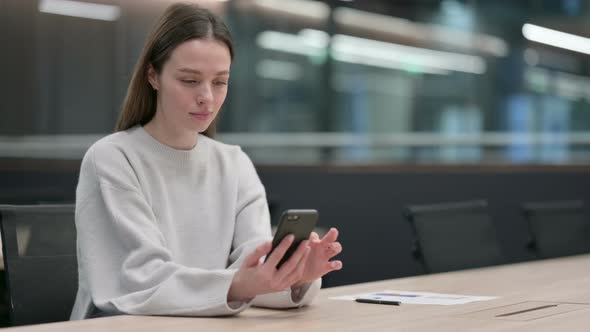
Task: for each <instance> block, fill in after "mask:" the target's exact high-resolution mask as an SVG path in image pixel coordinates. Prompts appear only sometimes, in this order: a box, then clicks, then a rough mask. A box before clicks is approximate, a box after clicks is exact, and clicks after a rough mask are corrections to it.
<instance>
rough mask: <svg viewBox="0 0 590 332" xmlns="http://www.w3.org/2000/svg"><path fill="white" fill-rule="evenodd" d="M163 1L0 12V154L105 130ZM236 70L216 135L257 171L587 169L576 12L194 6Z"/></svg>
mask: <svg viewBox="0 0 590 332" xmlns="http://www.w3.org/2000/svg"><path fill="white" fill-rule="evenodd" d="M172 2H173V1H172V0H124V1H123V0H120V1H116V0H96V1H62V0H39V1H35V0H2V1H0V31H1V32H0V35H1V36H2V55H1V59H2V61H1V62H0V72H1V73H2V75H1V77H2V79H1V80H0V84H1V86H0V94H1V98H0V112H1V113H0V114H1V121H0V157H27V158H28V157H32V158H47V157H50V158H63V159H78V158H80V157H81V156H82V155H83V153H84V151H85V149H86V148H87V147H88V146H89V145H90V144H92V142H94V141H95V140H97V139H98V138H99V137H102V136H104V135H106V134H108V133H110V132H112V130H113V127H114V123H115V121H116V118H117V114H118V112H119V109H120V105H121V102H122V99H123V97H124V95H125V91H126V87H127V84H128V82H129V79H130V75H131V72H132V70H133V66H134V64H135V62H136V60H137V57H138V54H139V52H140V50H141V47H142V45H143V42H144V40H145V38H146V35H147V33H148V31H149V29H150V27H151V26H152V25H153V23H154V21H155V19H156V18H157V17H158V16H159V15H160V14H161V13H162V11H163V10H164V8H165V7H166V6H167V5H169V4H170V3H172ZM196 2H198V3H201V4H202V5H203V6H206V7H208V8H210V9H212V10H214V11H215V12H216V13H218V14H220V15H222V16H223V17H224V18H225V19H226V20H227V22H228V23H229V25H230V26H231V30H232V32H233V34H234V38H235V42H236V45H237V58H236V60H235V63H234V65H233V68H232V77H231V82H230V92H229V96H228V98H227V101H226V104H225V107H224V109H223V114H222V115H221V122H220V125H219V130H220V135H219V139H220V140H222V141H225V142H228V143H235V144H240V145H242V146H243V147H244V148H245V149H246V150H247V151H248V152H249V153H250V155H251V156H252V158H253V159H254V160H255V162H257V163H258V164H295V165H297V164H306V165H309V164H312V165H313V164H323V165H325V164H369V165H370V164H391V163H394V164H398V163H403V164H441V163H442V164H449V163H459V164H465V163H469V164H479V163H485V164H523V163H524V164H587V163H588V162H590V153H588V152H589V149H590V133H589V132H588V131H589V130H590V79H589V77H588V76H589V75H590V61H589V56H588V53H590V39H589V38H590V29H589V28H590V27H589V23H588V22H590V20H589V19H588V18H589V16H590V1H585V0H523V1H483V0H416V1H410V0H353V1H342V0H327V1H312V0H229V1H213V0H211V1H205V0H202V1H196Z"/></svg>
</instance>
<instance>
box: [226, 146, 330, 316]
mask: <svg viewBox="0 0 590 332" xmlns="http://www.w3.org/2000/svg"><path fill="white" fill-rule="evenodd" d="M237 160H238V162H237V163H236V164H237V165H238V167H237V169H238V172H239V178H238V197H237V200H238V201H237V205H236V207H237V208H236V227H235V231H234V240H233V243H234V245H233V248H234V250H233V251H232V254H231V256H230V262H233V263H232V265H231V266H230V268H235V269H237V268H238V267H239V265H240V264H241V262H242V261H243V260H244V258H245V257H246V256H247V255H248V254H249V253H250V252H252V251H253V250H254V248H255V247H256V246H257V245H259V244H261V243H262V242H264V241H265V240H270V239H271V232H270V214H269V211H268V203H267V199H266V192H265V189H264V186H263V185H262V182H261V181H260V178H259V177H258V174H257V173H256V169H255V167H254V165H253V164H252V161H251V160H250V158H248V156H247V155H246V154H245V153H244V152H243V151H242V150H239V153H238V156H237ZM320 288H321V279H318V280H316V281H314V282H312V283H310V284H308V285H305V286H304V287H302V288H301V289H297V290H295V291H294V292H293V291H292V290H291V289H287V290H285V291H283V292H276V293H270V294H264V295H259V296H257V297H255V298H254V300H253V301H252V303H251V304H253V305H255V306H260V307H268V308H292V307H299V306H304V305H308V304H310V303H311V302H312V301H313V299H314V298H315V297H316V296H317V294H318V293H319V290H320Z"/></svg>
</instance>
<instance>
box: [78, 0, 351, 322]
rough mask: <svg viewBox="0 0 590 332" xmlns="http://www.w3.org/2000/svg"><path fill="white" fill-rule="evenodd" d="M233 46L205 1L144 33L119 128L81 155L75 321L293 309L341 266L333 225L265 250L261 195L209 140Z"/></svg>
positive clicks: (230, 156)
mask: <svg viewBox="0 0 590 332" xmlns="http://www.w3.org/2000/svg"><path fill="white" fill-rule="evenodd" d="M232 59H233V46H232V41H231V37H230V34H229V31H228V29H227V27H226V26H225V24H224V23H223V22H222V21H221V20H219V19H218V18H217V17H216V16H214V15H213V14H211V13H210V12H209V11H207V10H205V9H201V8H199V7H197V6H195V5H191V4H175V5H172V6H170V7H169V8H168V9H167V11H166V12H165V13H164V15H163V16H162V18H161V19H160V21H159V22H158V23H157V25H156V28H155V29H154V31H153V32H152V33H151V35H150V37H149V38H148V40H147V42H146V45H145V47H144V49H143V51H142V55H141V57H140V59H139V61H138V63H137V66H136V68H135V72H134V74H133V77H132V80H131V83H130V86H129V89H128V91H127V96H126V98H125V101H124V104H123V109H122V113H121V116H120V118H119V121H118V124H117V132H116V133H115V134H112V135H109V136H107V137H105V138H103V139H101V140H100V141H98V142H96V143H95V144H94V145H93V146H92V147H91V148H90V149H89V150H88V151H87V153H86V155H85V156H84V160H83V162H82V167H81V170H80V178H79V183H78V188H77V192H76V227H77V232H78V265H79V289H78V294H77V297H76V303H75V305H74V309H73V311H72V315H71V318H72V319H83V318H88V317H96V316H102V315H114V314H137V315H183V316H215V315H231V314H236V313H239V312H241V311H242V310H244V309H246V308H247V307H248V306H249V305H252V304H254V305H259V306H265V307H271V308H288V307H295V306H301V305H306V304H309V303H310V302H311V300H312V299H313V298H314V297H315V296H316V295H317V293H318V291H319V288H320V286H321V276H323V275H324V274H326V273H328V272H330V271H333V270H338V269H340V268H341V267H342V263H341V262H340V261H329V260H330V259H331V258H332V257H334V256H335V255H337V254H338V253H339V252H340V251H341V250H342V247H341V245H340V244H339V243H338V242H336V240H337V236H338V232H337V230H336V229H331V230H330V231H329V232H328V233H327V234H326V235H325V236H324V238H323V239H321V240H320V239H319V237H318V236H317V234H315V233H312V235H311V237H310V239H309V240H308V241H304V242H302V243H301V244H300V245H299V247H298V248H297V250H296V251H295V253H294V254H293V255H292V256H291V257H290V259H289V260H288V261H287V262H286V263H285V264H283V265H282V266H281V267H280V268H278V269H277V263H278V262H279V261H280V260H281V258H282V256H283V255H284V253H285V251H286V250H287V248H288V247H289V245H290V244H291V243H292V241H293V239H292V236H289V237H286V238H285V239H284V240H283V241H282V242H281V243H280V245H279V246H278V247H277V249H276V250H275V251H273V253H272V254H270V256H269V258H268V260H266V261H264V259H263V257H264V256H266V255H267V254H268V253H269V252H270V250H271V242H270V237H271V234H270V221H269V213H268V207H267V203H266V194H265V191H264V187H263V186H262V184H261V182H260V180H259V178H258V175H257V174H256V170H255V169H254V166H253V165H252V162H251V161H250V159H249V158H248V157H247V156H246V154H245V153H244V152H242V150H241V149H240V148H239V147H237V146H230V145H225V144H222V143H219V142H217V141H214V140H213V139H212V138H211V137H212V133H213V131H214V120H215V118H216V116H217V113H218V112H219V109H220V108H221V106H222V104H223V101H224V100H225V97H226V94H227V86H228V80H229V73H230V65H231V62H232Z"/></svg>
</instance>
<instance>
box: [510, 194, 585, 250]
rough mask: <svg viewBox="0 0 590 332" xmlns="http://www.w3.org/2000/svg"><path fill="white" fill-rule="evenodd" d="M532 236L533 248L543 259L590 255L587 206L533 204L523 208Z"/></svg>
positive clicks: (548, 203)
mask: <svg viewBox="0 0 590 332" xmlns="http://www.w3.org/2000/svg"><path fill="white" fill-rule="evenodd" d="M522 208H523V212H524V216H525V218H526V220H527V222H528V225H529V230H530V232H531V243H530V247H531V248H532V249H534V251H535V252H536V254H537V255H538V256H539V258H552V257H561V256H568V255H577V254H583V253H588V252H590V224H589V223H588V220H587V218H586V214H585V210H584V202H583V201H580V200H572V201H550V202H529V203H525V204H523V206H522Z"/></svg>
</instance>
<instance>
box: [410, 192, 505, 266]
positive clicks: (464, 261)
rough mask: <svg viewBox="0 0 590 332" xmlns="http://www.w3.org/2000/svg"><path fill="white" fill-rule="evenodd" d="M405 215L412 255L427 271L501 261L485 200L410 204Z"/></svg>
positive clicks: (484, 264) (491, 263)
mask: <svg viewBox="0 0 590 332" xmlns="http://www.w3.org/2000/svg"><path fill="white" fill-rule="evenodd" d="M405 217H406V218H407V220H408V221H409V222H410V224H411V225H412V229H413V232H414V236H415V248H414V257H415V258H417V259H419V260H421V262H422V264H423V265H424V269H425V270H426V272H427V273H437V272H446V271H453V270H461V269H467V268H476V267H483V266H489V265H497V264H502V263H505V259H504V257H503V255H502V252H501V249H500V246H499V244H498V241H497V237H496V231H495V229H494V226H493V224H492V220H491V218H490V216H489V215H488V213H487V202H486V201H483V200H479V201H464V202H455V203H443V204H433V205H413V206H408V207H407V208H406V210H405Z"/></svg>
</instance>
